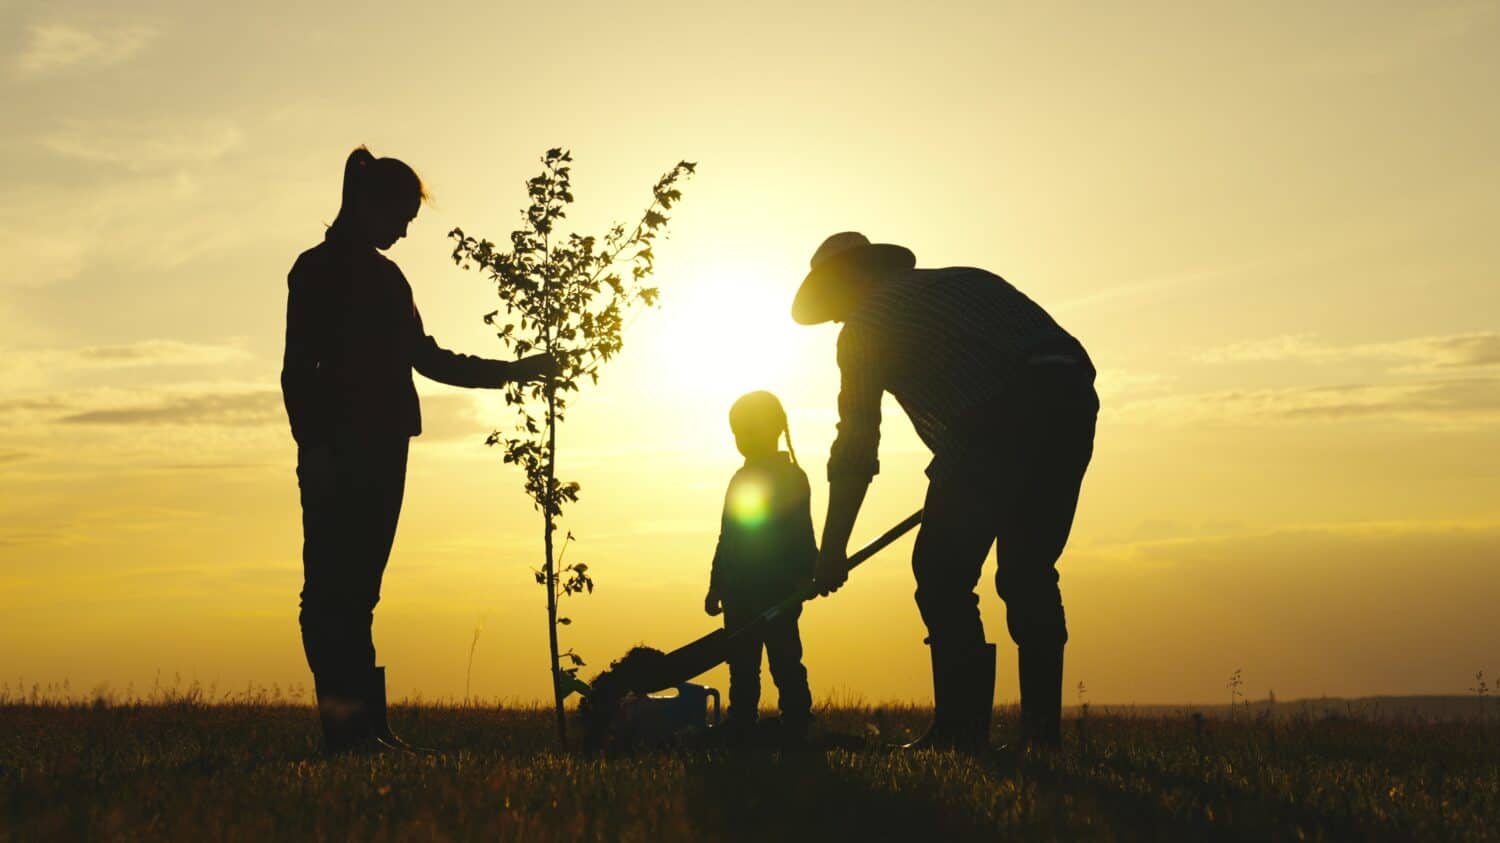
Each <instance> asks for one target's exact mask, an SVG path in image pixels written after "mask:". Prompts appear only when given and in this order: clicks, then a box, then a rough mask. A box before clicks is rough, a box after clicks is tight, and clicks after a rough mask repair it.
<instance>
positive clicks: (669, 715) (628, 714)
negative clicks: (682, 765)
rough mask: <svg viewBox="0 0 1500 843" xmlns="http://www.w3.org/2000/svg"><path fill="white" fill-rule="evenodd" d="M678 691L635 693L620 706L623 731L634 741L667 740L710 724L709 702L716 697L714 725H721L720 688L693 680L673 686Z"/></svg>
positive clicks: (672, 689) (655, 742) (652, 742)
mask: <svg viewBox="0 0 1500 843" xmlns="http://www.w3.org/2000/svg"><path fill="white" fill-rule="evenodd" d="M670 690H671V691H673V692H675V693H663V694H651V695H648V696H632V697H629V698H627V699H626V700H625V701H624V702H623V703H622V704H621V706H620V709H621V714H622V715H623V717H622V719H623V726H624V731H625V732H626V733H628V734H629V736H630V738H631V739H633V740H634V742H636V743H639V744H645V745H651V744H661V743H666V742H668V741H670V740H672V739H673V738H674V737H676V736H677V735H678V734H680V733H682V732H685V731H688V730H695V729H696V730H703V729H706V728H708V726H709V717H708V702H709V700H710V699H711V700H713V725H715V726H717V725H719V720H720V707H719V690H718V689H717V688H709V687H705V686H703V685H697V684H694V683H692V682H680V683H678V684H677V685H675V686H673V687H672V688H671V689H670Z"/></svg>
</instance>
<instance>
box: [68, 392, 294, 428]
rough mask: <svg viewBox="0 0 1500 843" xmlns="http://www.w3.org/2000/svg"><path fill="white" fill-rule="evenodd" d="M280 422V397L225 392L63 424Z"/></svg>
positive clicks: (77, 417)
mask: <svg viewBox="0 0 1500 843" xmlns="http://www.w3.org/2000/svg"><path fill="white" fill-rule="evenodd" d="M283 418H284V410H283V409H282V404H281V393H280V392H277V391H274V390H264V391H259V392H227V393H217V394H215V393H209V394H202V395H178V396H169V397H164V398H159V399H156V400H153V401H149V402H144V403H140V404H135V405H129V406H121V407H110V408H106V409H98V410H89V411H85V412H80V413H70V414H68V415H65V416H63V417H61V418H60V419H58V421H60V422H62V423H63V424H86V425H215V426H224V425H227V426H235V427H239V426H249V425H264V424H270V423H273V422H279V421H281V420H282V419H283Z"/></svg>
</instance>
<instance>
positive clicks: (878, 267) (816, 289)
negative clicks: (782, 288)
mask: <svg viewBox="0 0 1500 843" xmlns="http://www.w3.org/2000/svg"><path fill="white" fill-rule="evenodd" d="M811 263H812V271H810V272H808V273H807V277H806V278H804V279H802V286H801V287H799V288H798V289H797V297H796V298H795V299H793V300H792V319H793V320H795V321H796V322H797V323H798V324H799V325H817V324H819V323H822V322H827V321H828V320H830V319H833V318H835V317H837V316H839V315H840V314H841V312H842V311H843V310H846V309H847V307H848V305H849V292H850V288H851V286H852V284H853V282H854V280H855V279H856V278H857V277H858V276H860V275H866V276H868V275H875V276H883V275H886V274H888V273H891V272H905V271H908V270H910V269H912V268H913V267H915V266H916V265H917V256H916V255H914V254H912V251H911V249H908V248H906V247H905V246H896V245H893V244H890V243H871V242H870V238H868V237H866V236H864V235H863V234H860V233H859V232H857V231H842V232H839V233H838V234H835V235H833V236H832V237H829V238H828V239H827V240H824V241H823V245H821V246H819V247H818V250H817V251H816V252H813V256H812V261H811Z"/></svg>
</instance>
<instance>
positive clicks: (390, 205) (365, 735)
mask: <svg viewBox="0 0 1500 843" xmlns="http://www.w3.org/2000/svg"><path fill="white" fill-rule="evenodd" d="M425 199H426V191H425V189H424V188H423V186H422V181H421V179H420V178H418V176H417V174H416V172H414V171H413V170H412V169H411V167H409V166H407V165H406V164H405V163H403V162H401V161H399V160H397V159H395V158H376V157H375V156H373V155H371V154H370V152H369V150H367V149H365V148H364V147H359V148H358V149H356V150H354V151H353V152H352V153H350V155H349V158H348V160H347V162H346V163H345V166H344V185H343V203H342V206H341V207H340V208H339V213H338V216H337V217H336V218H335V219H334V221H333V224H332V225H330V226H329V227H328V231H327V233H326V234H325V236H324V238H323V242H322V243H320V244H318V245H316V246H314V247H313V248H311V249H308V250H307V251H306V252H303V253H302V254H301V255H300V256H299V257H298V258H297V262H296V264H294V265H293V266H292V270H291V273H290V275H289V276H288V278H287V287H288V296H287V317H286V354H285V358H284V361H283V365H282V370H281V388H282V394H283V397H284V398H285V401H286V410H287V416H288V419H289V420H290V422H291V428H292V436H293V438H295V439H296V441H297V482H298V485H299V487H300V490H301V500H302V537H303V543H302V570H303V586H302V612H301V616H300V621H301V625H302V644H303V649H304V650H305V651H306V653H307V664H308V666H309V667H310V668H312V672H313V680H314V683H315V686H316V690H317V698H318V715H319V720H320V723H321V725H322V729H323V738H324V745H325V748H326V749H327V750H328V751H330V752H346V751H351V750H362V751H382V750H391V749H402V750H412V749H414V748H413V747H411V746H410V745H408V744H406V743H405V742H404V741H402V740H401V739H400V738H398V737H396V736H395V735H394V734H392V733H391V730H390V726H389V725H388V724H387V722H386V714H385V708H386V706H385V668H383V667H376V665H375V644H374V641H373V640H372V638H371V633H370V628H371V624H372V623H373V621H374V610H375V604H376V603H377V602H379V600H380V580H381V577H382V575H383V574H384V572H385V566H386V560H387V559H388V558H389V556H390V551H391V543H392V541H393V540H394V539H395V536H396V522H397V519H398V518H399V516H400V513H401V499H402V494H403V491H404V487H405V483H406V458H407V446H408V444H409V442H410V439H411V437H413V436H416V435H418V434H420V433H421V432H422V417H421V410H420V407H419V406H418V402H417V392H416V388H415V387H414V386H413V384H412V374H411V373H412V370H413V369H415V370H416V371H418V372H420V373H422V374H423V375H425V376H427V377H429V378H432V379H433V380H436V381H441V382H443V383H448V384H452V385H454V386H464V387H488V388H495V387H500V386H503V385H504V384H506V383H508V382H512V381H521V380H534V379H539V378H544V377H549V376H551V375H552V374H554V373H555V371H556V366H555V363H554V362H553V361H552V359H551V358H550V357H547V356H545V355H542V356H536V357H530V358H527V359H524V360H520V361H517V362H505V361H500V360H487V359H483V358H479V357H470V356H467V355H462V354H455V353H453V352H451V351H448V350H446V349H444V348H441V347H440V346H438V344H437V343H436V342H435V341H434V340H433V338H432V337H430V336H428V335H427V333H426V331H425V330H424V329H423V327H422V317H421V315H420V314H419V313H418V312H417V308H416V305H415V303H414V302H413V300H412V291H411V286H410V285H409V284H408V283H407V281H406V278H405V276H403V275H402V274H401V270H400V269H399V268H397V266H396V264H394V263H392V262H391V261H390V260H388V259H387V258H385V257H384V256H383V255H381V254H380V252H381V251H383V250H385V249H388V248H390V247H391V246H392V245H393V244H394V243H395V242H396V241H397V240H400V239H401V238H402V237H405V236H406V228H407V225H408V224H409V223H410V222H411V221H412V220H413V219H414V218H415V217H416V215H417V211H418V209H419V208H420V207H421V203H422V202H423V200H425Z"/></svg>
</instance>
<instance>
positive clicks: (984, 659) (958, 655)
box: [903, 643, 995, 753]
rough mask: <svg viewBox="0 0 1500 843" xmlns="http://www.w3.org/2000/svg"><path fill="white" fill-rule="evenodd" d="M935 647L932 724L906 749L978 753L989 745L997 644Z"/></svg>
mask: <svg viewBox="0 0 1500 843" xmlns="http://www.w3.org/2000/svg"><path fill="white" fill-rule="evenodd" d="M931 646H932V697H933V713H932V726H930V727H929V728H928V729H927V733H926V734H924V735H922V737H920V738H917V739H916V740H914V741H912V742H911V743H909V744H906V745H905V746H904V747H903V748H904V749H938V750H945V749H957V750H960V751H963V752H970V753H978V752H980V751H982V750H984V749H985V748H987V747H988V745H989V733H990V717H991V715H992V713H993V711H994V699H995V645H994V644H987V643H986V644H980V645H979V646H978V647H974V648H971V649H969V650H968V651H967V652H965V651H954V650H952V648H949V647H944V646H942V645H938V644H934V645H931Z"/></svg>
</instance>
